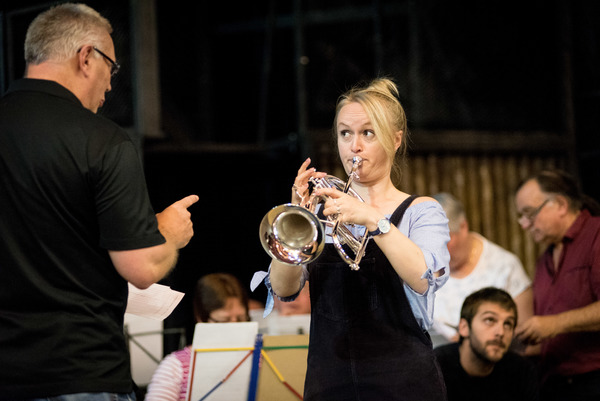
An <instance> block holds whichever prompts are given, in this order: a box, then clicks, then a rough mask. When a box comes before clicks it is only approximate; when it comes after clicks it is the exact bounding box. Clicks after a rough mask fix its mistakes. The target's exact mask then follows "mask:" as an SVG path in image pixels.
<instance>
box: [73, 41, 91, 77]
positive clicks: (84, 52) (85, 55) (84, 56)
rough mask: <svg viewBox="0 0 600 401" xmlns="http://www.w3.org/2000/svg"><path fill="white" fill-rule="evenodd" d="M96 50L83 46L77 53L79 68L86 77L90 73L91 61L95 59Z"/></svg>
mask: <svg viewBox="0 0 600 401" xmlns="http://www.w3.org/2000/svg"><path fill="white" fill-rule="evenodd" d="M93 52H94V48H93V47H92V46H90V45H85V46H83V47H82V48H81V49H80V50H79V51H78V52H77V66H78V69H79V70H80V71H81V72H83V73H84V74H85V75H86V76H87V75H88V74H89V73H90V68H91V65H90V59H91V58H92V57H93V54H92V53H93Z"/></svg>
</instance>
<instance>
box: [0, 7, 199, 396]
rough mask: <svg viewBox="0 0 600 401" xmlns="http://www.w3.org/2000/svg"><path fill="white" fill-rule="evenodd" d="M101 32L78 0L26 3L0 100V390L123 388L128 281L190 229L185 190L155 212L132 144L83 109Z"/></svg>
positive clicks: (92, 97) (103, 24)
mask: <svg viewBox="0 0 600 401" xmlns="http://www.w3.org/2000/svg"><path fill="white" fill-rule="evenodd" d="M111 31H112V28H111V26H110V23H109V22H108V21H107V20H106V19H104V18H103V17H102V16H101V15H100V14H98V13H97V12H96V11H94V10H93V9H91V8H89V7H87V6H85V5H82V4H62V5H59V6H57V7H54V8H52V9H50V10H48V11H46V12H44V13H42V14H40V15H39V16H38V17H37V18H36V19H35V20H34V21H33V22H32V23H31V25H30V27H29V29H28V31H27V36H26V39H25V58H26V62H27V69H26V74H25V79H22V80H19V81H17V82H15V83H13V84H12V85H11V88H10V90H9V92H8V93H7V94H6V95H5V96H4V97H3V98H2V99H1V100H0V188H1V189H0V238H1V239H2V240H1V241H0V350H1V351H0V400H16V399H18V400H30V399H47V398H48V397H51V399H57V400H63V399H64V398H61V396H65V395H68V399H69V400H70V401H83V400H85V401H96V400H98V401H99V400H108V399H110V400H130V399H132V398H135V396H134V395H133V393H132V391H133V382H132V379H131V372H130V364H129V353H128V349H127V343H126V341H125V337H124V333H123V318H124V312H125V307H126V303H127V296H128V282H130V283H131V284H133V285H134V286H136V287H138V288H146V287H148V286H150V285H151V284H153V283H155V282H157V281H159V280H160V279H162V278H163V277H164V276H165V275H166V274H167V273H168V272H169V271H170V270H171V269H172V268H173V266H174V265H175V263H176V261H177V256H178V250H179V249H180V248H182V247H184V246H185V245H186V244H187V243H188V242H189V240H190V238H191V236H192V235H193V228H192V222H191V219H190V213H189V212H188V210H187V208H188V207H189V206H191V205H192V204H193V203H194V202H196V201H197V200H198V197H197V196H196V195H190V196H188V197H186V198H184V199H182V200H180V201H178V202H175V203H174V204H173V205H171V206H169V207H168V208H166V209H165V210H164V211H163V212H162V213H159V214H155V213H154V211H153V209H152V207H151V205H150V200H149V197H148V193H147V190H146V184H145V180H144V174H143V169H142V166H141V162H140V156H139V154H138V150H137V148H136V147H135V145H134V144H133V143H132V142H131V140H130V139H129V137H128V135H127V133H126V132H125V131H124V130H123V129H122V128H120V127H118V126H117V125H116V124H114V123H113V122H111V121H109V120H107V119H105V118H103V117H101V116H98V115H97V114H96V111H97V110H98V108H99V107H100V106H101V105H102V103H103V102H104V94H105V93H106V92H107V91H109V90H110V89H111V83H110V80H111V76H112V75H114V74H115V73H116V72H117V70H118V64H117V62H116V61H115V50H114V45H113V42H112V39H111V37H110V33H111ZM92 393H93V394H92ZM53 397H57V398H53Z"/></svg>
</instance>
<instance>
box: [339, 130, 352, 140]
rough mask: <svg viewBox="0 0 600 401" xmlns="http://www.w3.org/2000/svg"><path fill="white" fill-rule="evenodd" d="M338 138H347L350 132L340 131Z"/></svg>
mask: <svg viewBox="0 0 600 401" xmlns="http://www.w3.org/2000/svg"><path fill="white" fill-rule="evenodd" d="M340 136H341V137H342V138H348V137H349V136H350V131H348V130H343V131H340Z"/></svg>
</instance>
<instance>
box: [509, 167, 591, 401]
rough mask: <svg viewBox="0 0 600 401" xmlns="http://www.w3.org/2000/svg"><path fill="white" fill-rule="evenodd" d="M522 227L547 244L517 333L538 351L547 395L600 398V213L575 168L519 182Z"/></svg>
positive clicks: (517, 201) (531, 350)
mask: <svg viewBox="0 0 600 401" xmlns="http://www.w3.org/2000/svg"><path fill="white" fill-rule="evenodd" d="M515 204H516V209H517V212H518V213H519V215H520V217H519V223H520V224H521V227H522V228H523V229H524V230H526V231H527V232H529V234H530V235H531V237H532V238H533V240H534V241H535V242H537V243H540V244H543V245H545V246H547V248H546V251H545V252H544V253H543V254H542V255H541V256H540V258H539V259H538V262H537V265H536V271H535V278H534V281H533V293H534V316H533V317H532V318H530V319H528V320H527V321H525V322H524V323H523V324H522V325H520V326H519V328H518V329H517V333H516V334H517V336H518V338H519V339H521V340H522V341H523V342H525V343H527V344H529V345H530V347H529V351H528V353H531V354H536V353H537V354H539V356H540V373H541V375H542V380H543V383H542V390H541V394H542V398H543V399H544V401H546V400H559V401H560V400H569V401H578V400H600V217H594V216H593V215H592V213H591V211H593V212H594V214H596V213H597V210H596V209H597V208H598V206H597V202H595V201H593V200H592V199H590V198H588V197H587V196H585V195H584V194H583V193H582V192H581V190H580V188H579V185H578V184H577V181H576V180H575V178H574V177H572V176H571V175H569V174H567V173H565V172H564V171H559V170H549V171H542V172H540V173H538V174H536V175H534V176H532V177H531V178H528V179H526V180H525V181H523V183H522V184H521V185H520V186H519V188H518V189H517V193H516V196H515Z"/></svg>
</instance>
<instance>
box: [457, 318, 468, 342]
mask: <svg viewBox="0 0 600 401" xmlns="http://www.w3.org/2000/svg"><path fill="white" fill-rule="evenodd" d="M470 333H471V329H470V328H469V322H467V320H466V319H464V318H461V319H460V322H458V334H460V336H461V337H463V338H469V334H470Z"/></svg>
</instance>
